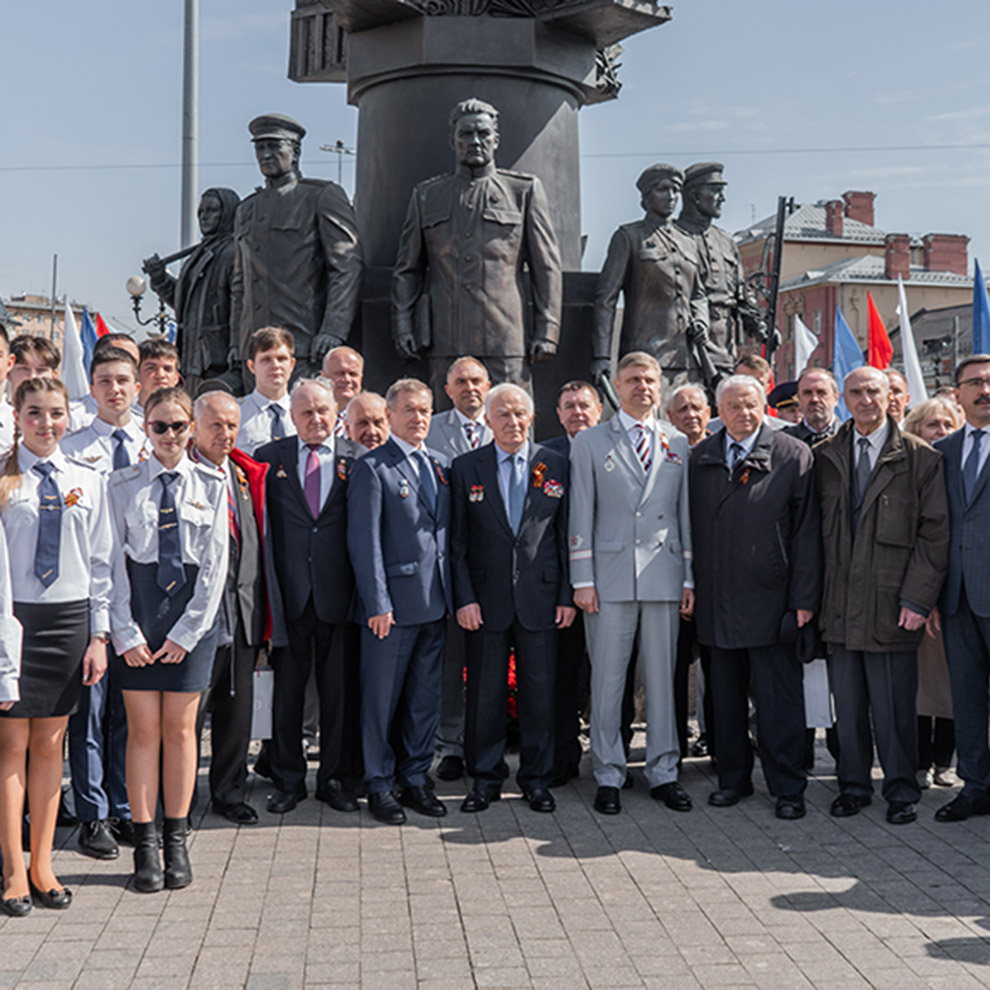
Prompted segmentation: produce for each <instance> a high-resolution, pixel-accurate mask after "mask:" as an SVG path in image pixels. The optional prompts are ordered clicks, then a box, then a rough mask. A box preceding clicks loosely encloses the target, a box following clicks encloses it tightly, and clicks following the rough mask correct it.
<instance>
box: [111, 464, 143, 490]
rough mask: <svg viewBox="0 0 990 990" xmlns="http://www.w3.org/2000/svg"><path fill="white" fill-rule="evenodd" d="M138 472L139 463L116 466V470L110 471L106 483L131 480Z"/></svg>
mask: <svg viewBox="0 0 990 990" xmlns="http://www.w3.org/2000/svg"><path fill="white" fill-rule="evenodd" d="M140 473H141V465H140V464H129V465H128V466H127V467H122V468H118V469H117V470H116V471H111V472H110V477H109V478H108V479H107V484H109V485H120V484H123V483H124V482H125V481H133V480H134V479H135V478H136V477H137V476H138V475H139V474H140Z"/></svg>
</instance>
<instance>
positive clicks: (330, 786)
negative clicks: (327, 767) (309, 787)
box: [316, 780, 358, 811]
mask: <svg viewBox="0 0 990 990" xmlns="http://www.w3.org/2000/svg"><path fill="white" fill-rule="evenodd" d="M316 800H317V801H322V802H323V803H324V804H329V805H330V807H331V808H333V810H334V811H357V810H358V802H357V797H356V796H355V795H354V793H353V792H352V791H349V790H347V789H346V788H345V787H344V785H343V784H342V783H341V782H340V781H339V780H328V781H327V782H326V784H325V785H324V786H323V787H317V789H316Z"/></svg>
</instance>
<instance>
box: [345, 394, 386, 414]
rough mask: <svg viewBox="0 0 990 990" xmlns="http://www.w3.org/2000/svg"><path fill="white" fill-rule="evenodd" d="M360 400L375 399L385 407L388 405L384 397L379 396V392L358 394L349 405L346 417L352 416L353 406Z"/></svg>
mask: <svg viewBox="0 0 990 990" xmlns="http://www.w3.org/2000/svg"><path fill="white" fill-rule="evenodd" d="M360 399H373V400H374V401H376V402H380V403H381V404H382V405H383V406H386V405H387V403H386V402H385V396H384V395H379V394H378V393H377V392H358V394H357V395H355V396H354V398H353V399H351V401H350V402H348V403H347V411H346V413H345V415H347V416H349V415H350V414H351V406H353V405H354V403H355V402H357V401H359V400H360Z"/></svg>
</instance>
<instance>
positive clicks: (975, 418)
mask: <svg viewBox="0 0 990 990" xmlns="http://www.w3.org/2000/svg"><path fill="white" fill-rule="evenodd" d="M956 397H957V398H958V400H959V404H960V405H961V406H962V407H963V411H964V412H965V413H966V422H965V423H964V424H963V428H962V429H961V430H957V431H956V432H955V433H953V434H952V435H951V436H947V437H945V439H943V440H939V441H938V442H937V443H936V444H935V448H936V449H937V450H940V451H941V452H942V456H943V467H944V470H945V487H946V491H947V493H948V497H949V523H950V526H951V528H952V538H951V539H950V540H949V570H948V575H947V577H946V581H945V587H944V588H943V589H942V598H941V601H940V603H939V609H940V610H941V617H942V624H943V626H944V630H945V653H946V657H947V659H948V662H949V678H950V681H951V683H952V714H953V718H954V719H955V726H956V750H957V751H958V753H959V762H958V766H957V768H956V772H957V774H958V775H959V777H960V778H962V780H963V782H964V783H963V789H962V791H961V792H960V793H959V794H958V795H957V796H956V798H955V799H953V800H952V801H950V802H949V803H948V804H945V805H943V806H942V807H941V808H939V809H938V811H936V812H935V820H936V821H940V822H961V821H963V820H965V819H966V818H969V817H970V815H990V749H988V746H987V688H988V683H990V485H988V484H987V481H988V469H987V460H988V458H987V453H988V452H990V355H987V354H974V355H972V356H971V357H967V358H965V359H964V360H963V361H961V362H960V364H959V367H958V368H957V369H956Z"/></svg>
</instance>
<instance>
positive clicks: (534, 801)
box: [523, 787, 557, 814]
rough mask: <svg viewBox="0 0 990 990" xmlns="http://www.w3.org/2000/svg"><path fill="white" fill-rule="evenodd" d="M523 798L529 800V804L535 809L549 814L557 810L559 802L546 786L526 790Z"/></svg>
mask: <svg viewBox="0 0 990 990" xmlns="http://www.w3.org/2000/svg"><path fill="white" fill-rule="evenodd" d="M523 800H524V801H528V802H529V806H530V807H531V808H532V809H533V811H542V812H544V813H546V814H549V813H550V812H552V811H556V810H557V802H556V801H555V800H554V798H553V795H552V794H551V793H550V792H549V791H548V790H547V789H546V788H545V787H534V788H533V789H532V790H524V791H523Z"/></svg>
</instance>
